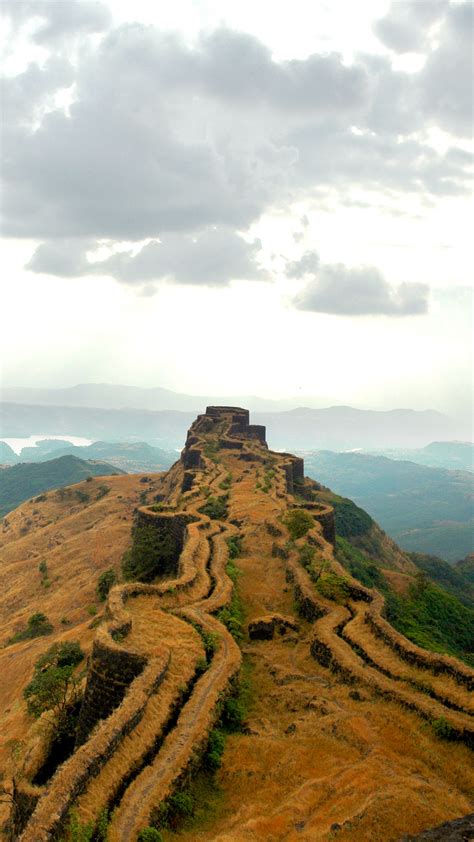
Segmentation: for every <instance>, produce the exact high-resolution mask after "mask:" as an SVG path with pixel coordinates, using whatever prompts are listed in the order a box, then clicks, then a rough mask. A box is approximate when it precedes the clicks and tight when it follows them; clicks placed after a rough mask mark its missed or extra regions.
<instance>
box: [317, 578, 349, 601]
mask: <svg viewBox="0 0 474 842" xmlns="http://www.w3.org/2000/svg"><path fill="white" fill-rule="evenodd" d="M316 587H317V589H318V591H319V593H320V594H321V595H322V596H325V597H326V599H332V600H334V602H345V601H346V600H347V599H349V597H350V586H349V582H348V580H347V579H346V578H345V577H344V576H339V575H338V574H337V573H333V572H332V571H328V572H326V573H323V574H322V575H321V576H320V577H319V578H318V580H317V582H316Z"/></svg>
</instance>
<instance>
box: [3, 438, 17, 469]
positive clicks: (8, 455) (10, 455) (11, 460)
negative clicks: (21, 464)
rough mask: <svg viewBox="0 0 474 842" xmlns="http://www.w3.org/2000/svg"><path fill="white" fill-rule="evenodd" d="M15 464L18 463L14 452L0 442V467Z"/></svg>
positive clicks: (7, 445)
mask: <svg viewBox="0 0 474 842" xmlns="http://www.w3.org/2000/svg"><path fill="white" fill-rule="evenodd" d="M16 462H18V456H17V454H16V453H15V451H14V450H13V449H12V448H11V447H10V445H9V444H6V442H4V441H0V465H14V464H15V463H16Z"/></svg>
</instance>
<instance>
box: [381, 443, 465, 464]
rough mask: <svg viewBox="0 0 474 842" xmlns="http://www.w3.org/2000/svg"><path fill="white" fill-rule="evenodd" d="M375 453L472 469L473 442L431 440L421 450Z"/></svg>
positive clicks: (423, 462)
mask: <svg viewBox="0 0 474 842" xmlns="http://www.w3.org/2000/svg"><path fill="white" fill-rule="evenodd" d="M377 455H378V456H388V458H389V459H405V460H408V461H409V462H417V463H418V465H427V466H428V467H432V468H450V469H451V470H454V471H456V470H459V471H473V470H474V444H472V442H470V441H433V442H431V444H428V445H427V446H426V447H423V448H422V449H421V450H403V449H389V450H385V451H383V452H379V453H377Z"/></svg>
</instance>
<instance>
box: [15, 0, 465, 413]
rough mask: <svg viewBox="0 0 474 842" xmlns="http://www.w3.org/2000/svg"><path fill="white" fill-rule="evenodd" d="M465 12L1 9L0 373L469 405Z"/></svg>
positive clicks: (376, 1)
mask: <svg viewBox="0 0 474 842" xmlns="http://www.w3.org/2000/svg"><path fill="white" fill-rule="evenodd" d="M472 11H473V7H472V4H471V3H470V2H463V1H462V0H451V2H449V0H396V2H392V3H391V2H383V0H361V2H360V3H357V4H355V3H351V2H349V0H292V2H291V3H283V4H271V5H270V4H269V3H263V2H260V3H255V0H252V2H250V0H238V2H237V0H219V2H211V0H176V2H173V3H172V4H164V3H159V4H156V3H151V2H149V0H133V2H132V0H110V2H109V3H102V2H99V0H3V4H2V13H3V17H2V24H1V32H2V43H3V60H2V64H3V77H2V116H3V130H2V136H1V146H2V172H1V175H2V181H3V187H2V203H1V217H2V221H1V231H2V234H3V241H2V255H3V257H2V268H3V271H2V275H3V289H2V314H3V317H2V331H1V343H2V344H1V355H2V383H3V384H4V385H6V386H13V385H16V386H43V387H65V386H72V385H75V384H76V383H84V382H96V383H97V382H98V383H100V382H109V383H117V384H118V383H123V384H130V385H136V386H145V387H146V386H150V387H151V386H163V387H166V388H169V389H173V390H175V391H180V392H186V393H192V394H214V395H230V394H234V395H238V394H259V395H261V396H265V397H274V398H279V397H289V396H296V397H298V399H301V402H303V403H304V397H305V396H320V397H321V399H322V400H323V402H324V401H327V402H329V403H330V402H332V401H342V402H344V403H350V404H352V405H355V406H360V407H370V408H375V409H377V408H392V407H400V406H411V407H413V408H415V409H423V408H427V407H430V408H434V409H440V410H442V411H447V412H450V413H452V414H458V413H463V414H465V413H466V412H468V411H469V408H470V395H471V386H472V355H471V345H470V336H471V331H472V278H471V274H472V252H471V248H470V242H471V239H472V234H471V225H472V193H471V192H470V173H471V163H472V158H471V155H472V86H471V85H472V83H471V79H472V47H471V44H472Z"/></svg>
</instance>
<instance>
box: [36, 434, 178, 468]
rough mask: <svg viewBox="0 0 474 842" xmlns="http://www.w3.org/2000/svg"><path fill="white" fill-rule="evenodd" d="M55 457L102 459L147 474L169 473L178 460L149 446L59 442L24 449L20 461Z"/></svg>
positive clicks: (47, 442) (53, 440)
mask: <svg viewBox="0 0 474 842" xmlns="http://www.w3.org/2000/svg"><path fill="white" fill-rule="evenodd" d="M58 445H59V447H58ZM53 455H54V456H55V457H56V458H57V457H59V456H67V455H73V456H77V457H79V459H95V460H97V459H100V460H104V461H106V462H108V464H109V465H114V466H115V467H117V468H121V469H122V470H124V471H126V473H138V474H139V473H143V471H153V472H155V473H156V472H159V471H165V470H167V469H168V468H169V467H170V466H171V465H172V464H173V462H175V461H176V459H177V458H178V453H176V451H169V450H162V449H161V448H159V447H152V446H151V445H150V444H147V443H146V442H117V443H114V442H104V441H96V442H94V443H93V444H90V445H86V446H76V445H73V444H70V443H69V442H66V441H61V442H58V440H57V439H51V440H45V441H41V442H38V446H37V447H24V448H23V449H22V451H21V454H20V458H21V460H22V461H28V462H44V461H46V460H47V459H51V458H52V457H53Z"/></svg>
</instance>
